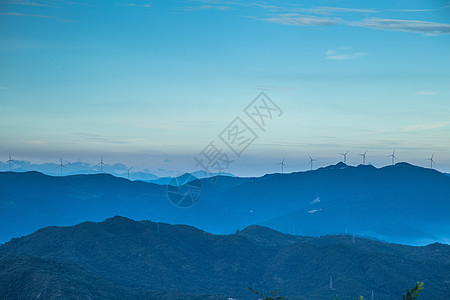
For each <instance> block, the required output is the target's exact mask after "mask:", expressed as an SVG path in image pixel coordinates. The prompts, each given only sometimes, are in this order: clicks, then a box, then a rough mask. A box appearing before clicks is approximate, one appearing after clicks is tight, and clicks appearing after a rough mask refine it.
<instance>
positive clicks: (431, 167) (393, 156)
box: [276, 150, 434, 173]
mask: <svg viewBox="0 0 450 300" xmlns="http://www.w3.org/2000/svg"><path fill="white" fill-rule="evenodd" d="M349 152H350V150H349V151H347V152H345V153H339V154H340V155H342V156H343V158H344V164H345V163H347V154H348V153H349ZM366 154H367V150H366V151H365V152H364V153H360V154H357V155H359V156H361V158H362V164H363V165H365V164H366ZM308 157H309V163H308V166H310V167H311V170H312V169H313V163H314V162H315V161H318V160H317V159H314V158H312V157H311V155H309V154H308ZM388 157H390V158H392V165H394V164H395V161H396V160H397V157H396V156H395V150H394V152H392V154H391V155H388ZM285 159H286V157H284V158H283V160H282V161H281V162H279V163H276V165H280V166H281V173H284V169H285V168H286V165H285V164H284V161H285ZM426 160H429V161H430V169H433V164H434V154H433V155H432V156H431V157H430V158H427V159H426Z"/></svg>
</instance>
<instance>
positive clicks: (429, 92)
mask: <svg viewBox="0 0 450 300" xmlns="http://www.w3.org/2000/svg"><path fill="white" fill-rule="evenodd" d="M437 94H439V93H438V92H434V91H419V92H417V93H416V95H417V96H433V95H437Z"/></svg>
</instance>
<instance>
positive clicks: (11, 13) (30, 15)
mask: <svg viewBox="0 0 450 300" xmlns="http://www.w3.org/2000/svg"><path fill="white" fill-rule="evenodd" d="M0 15H1V16H17V17H33V18H44V19H51V20H55V21H59V22H75V21H74V20H68V19H61V18H57V17H53V16H47V15H35V14H23V13H16V12H0Z"/></svg>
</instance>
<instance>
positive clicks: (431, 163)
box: [427, 153, 434, 169]
mask: <svg viewBox="0 0 450 300" xmlns="http://www.w3.org/2000/svg"><path fill="white" fill-rule="evenodd" d="M433 158H434V153H433V155H431V157H430V158H428V159H427V160H429V161H430V169H433V164H434V159H433Z"/></svg>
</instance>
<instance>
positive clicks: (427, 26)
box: [351, 18, 450, 35]
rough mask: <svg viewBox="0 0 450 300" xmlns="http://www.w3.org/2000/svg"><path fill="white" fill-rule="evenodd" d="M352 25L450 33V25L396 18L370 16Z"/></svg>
mask: <svg viewBox="0 0 450 300" xmlns="http://www.w3.org/2000/svg"><path fill="white" fill-rule="evenodd" d="M351 25H355V26H359V27H367V28H374V29H382V30H392V31H405V32H414V33H422V34H425V35H439V34H449V33H450V25H449V24H443V23H434V22H427V21H417V20H396V19H377V18H370V19H365V20H363V21H361V22H356V23H353V24H351Z"/></svg>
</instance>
